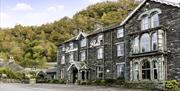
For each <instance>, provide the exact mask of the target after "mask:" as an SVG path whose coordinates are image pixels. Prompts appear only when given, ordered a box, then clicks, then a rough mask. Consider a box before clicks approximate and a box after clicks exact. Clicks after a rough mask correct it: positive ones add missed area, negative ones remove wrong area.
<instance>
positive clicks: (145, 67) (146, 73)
mask: <svg viewBox="0 0 180 91" xmlns="http://www.w3.org/2000/svg"><path fill="white" fill-rule="evenodd" d="M142 78H143V79H151V73H150V62H149V61H148V60H144V61H143V63H142Z"/></svg>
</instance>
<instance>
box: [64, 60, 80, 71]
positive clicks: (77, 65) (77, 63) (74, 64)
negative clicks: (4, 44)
mask: <svg viewBox="0 0 180 91" xmlns="http://www.w3.org/2000/svg"><path fill="white" fill-rule="evenodd" d="M73 66H75V67H76V68H77V70H80V68H81V63H80V62H72V63H71V65H70V66H69V67H68V68H67V71H69V70H70V69H71V68H72V67H73Z"/></svg>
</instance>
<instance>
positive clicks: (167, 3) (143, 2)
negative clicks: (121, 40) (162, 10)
mask: <svg viewBox="0 0 180 91" xmlns="http://www.w3.org/2000/svg"><path fill="white" fill-rule="evenodd" d="M146 1H148V0H143V1H142V2H141V3H140V4H139V5H138V6H137V7H136V8H135V9H134V10H133V11H132V12H131V13H130V14H129V15H128V16H127V17H126V18H125V20H124V21H122V23H121V24H120V25H121V26H122V25H124V24H125V23H126V22H127V21H128V20H129V19H130V18H131V17H132V16H133V15H134V14H135V13H136V12H137V10H138V9H140V8H141V7H142V5H144V4H145V3H146ZM150 1H154V2H159V3H161V4H166V5H171V6H174V7H178V8H180V4H178V3H173V2H169V1H166V0H150Z"/></svg>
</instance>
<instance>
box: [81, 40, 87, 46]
mask: <svg viewBox="0 0 180 91" xmlns="http://www.w3.org/2000/svg"><path fill="white" fill-rule="evenodd" d="M80 46H81V47H85V46H86V39H85V38H84V39H82V40H81V43H80Z"/></svg>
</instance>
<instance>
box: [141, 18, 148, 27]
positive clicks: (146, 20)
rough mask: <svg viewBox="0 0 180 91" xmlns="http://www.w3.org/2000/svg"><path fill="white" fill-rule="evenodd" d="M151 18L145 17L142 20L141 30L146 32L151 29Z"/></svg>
mask: <svg viewBox="0 0 180 91" xmlns="http://www.w3.org/2000/svg"><path fill="white" fill-rule="evenodd" d="M149 25H150V24H149V17H148V16H144V17H143V18H142V20H141V30H146V29H148V28H149Z"/></svg>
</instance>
